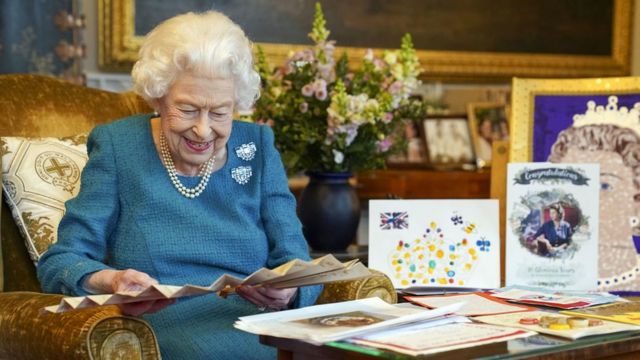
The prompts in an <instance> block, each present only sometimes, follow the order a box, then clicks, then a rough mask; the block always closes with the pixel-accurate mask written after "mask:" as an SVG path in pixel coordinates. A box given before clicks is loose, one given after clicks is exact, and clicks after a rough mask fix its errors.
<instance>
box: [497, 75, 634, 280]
mask: <svg viewBox="0 0 640 360" xmlns="http://www.w3.org/2000/svg"><path fill="white" fill-rule="evenodd" d="M512 101H513V102H512V110H513V111H512V116H513V121H512V122H511V124H512V133H511V136H512V141H511V147H510V154H509V155H510V161H511V162H528V161H536V162H541V161H551V162H555V163H598V164H600V176H599V185H600V205H599V210H600V211H599V213H600V228H599V239H600V243H599V251H598V257H599V262H598V285H599V290H602V291H631V292H640V277H639V275H640V261H639V259H640V257H639V254H640V220H639V216H640V162H638V159H639V158H640V124H639V116H640V78H633V77H627V78H597V79H574V80H543V79H540V80H536V79H514V82H513V97H512Z"/></svg>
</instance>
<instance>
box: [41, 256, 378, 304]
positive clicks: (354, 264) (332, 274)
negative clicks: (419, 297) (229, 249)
mask: <svg viewBox="0 0 640 360" xmlns="http://www.w3.org/2000/svg"><path fill="white" fill-rule="evenodd" d="M370 275H371V273H370V272H369V269H367V267H366V266H364V265H363V264H362V263H360V262H359V261H358V260H357V259H355V260H351V261H347V262H344V263H342V262H340V261H339V260H338V259H336V258H335V257H334V256H333V255H331V254H329V255H325V256H323V257H321V258H318V259H315V260H312V261H303V260H299V259H295V260H291V261H289V262H287V263H285V264H282V265H280V266H278V267H277V268H274V269H266V268H262V269H259V270H257V271H255V272H254V273H253V274H251V275H249V276H247V277H246V278H244V279H240V278H238V277H235V276H231V275H228V274H224V275H222V276H220V277H219V278H218V279H217V280H216V281H214V282H213V283H212V284H211V285H209V286H197V285H190V284H187V285H183V286H174V285H160V284H157V285H152V286H150V287H149V288H147V289H145V290H142V291H127V292H118V293H115V294H100V295H89V296H77V297H65V298H63V299H62V300H61V301H60V304H59V305H53V306H48V307H46V308H44V311H45V312H51V313H60V312H65V311H69V310H75V309H85V308H90V307H94V306H101V305H113V304H124V303H131V302H138V301H144V300H159V299H177V298H181V297H186V296H196V295H204V294H210V293H218V294H219V295H220V296H223V297H225V296H227V295H229V294H231V293H233V292H235V289H236V288H237V287H238V286H241V285H251V286H270V287H274V288H278V289H284V288H294V287H301V286H309V285H317V284H326V283H331V282H335V281H345V280H356V279H360V278H364V277H367V276H370Z"/></svg>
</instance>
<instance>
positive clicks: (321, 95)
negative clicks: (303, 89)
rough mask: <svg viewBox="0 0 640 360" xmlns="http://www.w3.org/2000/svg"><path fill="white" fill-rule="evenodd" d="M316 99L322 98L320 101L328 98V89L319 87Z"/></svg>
mask: <svg viewBox="0 0 640 360" xmlns="http://www.w3.org/2000/svg"><path fill="white" fill-rule="evenodd" d="M316 99H318V100H320V101H324V100H326V99H327V89H326V88H323V89H317V90H316Z"/></svg>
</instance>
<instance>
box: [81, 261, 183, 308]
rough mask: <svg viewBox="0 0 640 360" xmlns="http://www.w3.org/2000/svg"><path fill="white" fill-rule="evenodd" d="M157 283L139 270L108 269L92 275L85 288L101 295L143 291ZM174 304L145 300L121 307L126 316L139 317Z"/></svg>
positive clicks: (164, 301)
mask: <svg viewBox="0 0 640 360" xmlns="http://www.w3.org/2000/svg"><path fill="white" fill-rule="evenodd" d="M157 283H158V281H157V280H156V279H154V278H152V277H151V276H149V275H147V274H146V273H143V272H140V271H137V270H133V269H127V270H112V269H106V270H101V271H98V272H95V273H93V274H91V275H90V276H89V277H88V278H87V279H86V280H85V282H84V284H83V286H84V288H85V290H87V291H89V292H91V293H95V294H101V293H117V292H125V291H141V290H144V289H146V288H148V287H149V286H151V285H154V284H157ZM174 302H175V300H173V299H162V300H145V301H138V302H132V303H126V304H120V305H119V307H120V309H121V310H122V312H123V313H124V314H125V315H131V316H139V315H142V314H150V313H154V312H156V311H159V310H161V309H163V308H165V307H166V306H169V305H171V304H173V303H174Z"/></svg>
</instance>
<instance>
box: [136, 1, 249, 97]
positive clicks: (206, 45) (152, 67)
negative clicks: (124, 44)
mask: <svg viewBox="0 0 640 360" xmlns="http://www.w3.org/2000/svg"><path fill="white" fill-rule="evenodd" d="M251 48H252V46H251V42H250V41H249V39H248V38H247V37H246V35H245V34H244V31H242V29H241V28H240V27H239V26H238V25H237V24H235V23H234V22H233V21H231V19H229V18H228V17H227V16H225V15H223V14H222V13H219V12H215V11H207V12H204V13H198V14H196V13H192V12H190V13H186V14H182V15H178V16H175V17H173V18H170V19H168V20H166V21H164V22H162V23H160V24H159V25H158V26H156V27H155V28H154V29H153V30H152V31H151V32H150V33H149V34H147V36H146V38H145V39H144V42H143V44H142V47H141V48H140V53H139V60H138V61H137V62H136V64H135V65H134V66H133V70H132V71H131V76H132V78H133V84H134V90H135V91H136V93H138V94H139V95H141V96H142V97H143V98H145V99H146V100H147V101H148V102H149V103H150V104H153V103H154V101H155V99H158V98H161V97H163V96H164V95H166V94H167V92H168V91H169V88H170V87H171V85H172V84H173V82H174V81H175V79H176V78H177V76H178V75H180V73H183V72H189V73H192V74H194V75H197V76H206V77H212V78H213V77H222V78H226V79H229V78H231V79H233V82H234V88H235V103H236V106H237V107H238V108H239V109H241V110H245V109H249V108H250V107H251V106H252V105H253V103H254V102H255V101H256V99H257V98H258V96H260V75H258V73H257V72H256V70H255V69H254V66H253V55H252V53H251Z"/></svg>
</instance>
